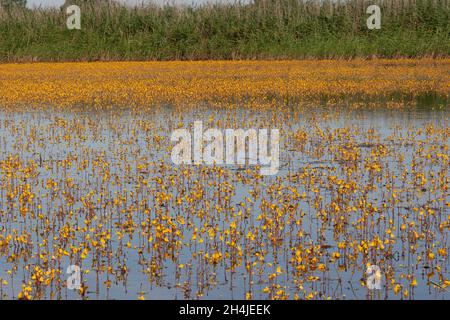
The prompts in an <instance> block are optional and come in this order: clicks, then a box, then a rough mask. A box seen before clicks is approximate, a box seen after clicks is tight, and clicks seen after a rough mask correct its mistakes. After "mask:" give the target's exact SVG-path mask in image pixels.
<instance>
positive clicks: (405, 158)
mask: <svg viewBox="0 0 450 320" xmlns="http://www.w3.org/2000/svg"><path fill="white" fill-rule="evenodd" d="M212 110H213V111H212ZM449 115H450V110H449V109H448V108H446V107H444V108H439V107H436V108H433V106H428V107H426V108H416V109H411V108H408V109H406V108H405V109H387V108H383V107H382V106H379V107H377V108H369V107H368V108H360V109H353V108H352V109H348V108H345V107H340V108H326V107H320V108H315V109H301V110H296V109H292V110H286V109H282V110H281V109H280V110H266V109H264V110H254V109H252V110H249V109H248V108H244V107H242V108H240V107H238V106H237V107H236V108H233V109H230V108H228V109H222V108H219V107H217V108H198V109H197V110H193V109H189V108H186V111H185V110H183V108H172V107H170V106H155V108H154V111H153V112H152V111H148V110H147V111H146V112H136V111H135V110H133V111H132V110H127V109H123V110H120V111H115V112H111V111H98V112H86V111H83V110H81V111H80V110H77V111H74V112H67V111H64V112H62V111H58V110H57V109H55V110H46V111H42V110H38V111H23V112H18V111H1V112H0V163H1V178H0V187H1V188H0V278H1V280H2V285H1V295H2V298H4V299H17V298H18V297H20V298H35V299H49V298H51V299H83V298H84V299H137V298H145V299H183V298H193V299H245V298H252V299H272V298H276V299H294V298H299V299H305V298H307V299H327V298H332V299H448V298H450V295H449V292H448V290H449V288H450V284H449V282H448V280H449V279H450V272H449V260H448V251H449V250H448V248H449V245H450V239H449V227H450V207H449V206H450V193H449V189H448V188H449V164H450V163H449V149H448V148H449V137H450V129H449ZM194 121H202V122H203V126H204V129H205V130H206V129H208V128H218V129H221V130H223V129H226V128H242V129H249V128H255V129H261V128H267V129H271V128H276V129H279V130H280V136H281V142H280V143H281V144H280V170H279V172H278V173H277V174H276V175H274V176H261V175H260V174H259V168H258V167H257V166H248V165H247V166H236V165H223V166H207V165H195V166H194V165H192V166H189V165H184V166H181V167H180V166H177V165H174V164H173V162H172V160H171V150H172V147H173V146H174V143H173V142H171V140H170V137H171V134H172V132H173V130H175V129H177V128H186V129H188V130H192V125H193V123H194ZM191 132H192V131H191ZM69 265H76V266H79V267H80V268H81V274H80V278H81V289H80V290H69V289H68V288H67V279H68V278H69V276H70V275H69V274H67V273H66V270H67V268H68V267H69ZM368 265H376V266H377V267H378V268H379V270H380V273H379V274H378V276H377V277H376V278H373V279H375V280H379V281H378V282H377V283H379V285H380V289H378V290H377V289H375V290H370V289H368V288H367V280H368V276H370V275H369V274H367V272H366V271H367V267H368ZM371 279H372V278H371ZM447 286H448V287H447Z"/></svg>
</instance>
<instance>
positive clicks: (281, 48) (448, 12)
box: [0, 0, 450, 61]
mask: <svg viewBox="0 0 450 320" xmlns="http://www.w3.org/2000/svg"><path fill="white" fill-rule="evenodd" d="M75 2H76V1H75ZM80 2H81V1H78V4H79V5H80V6H81V9H82V16H81V27H82V28H81V30H67V27H66V19H67V15H66V13H65V10H63V9H62V8H61V9H59V8H58V9H35V10H29V9H19V8H15V9H10V10H4V9H3V10H0V60H1V61H30V60H48V61H56V60H97V59H100V60H126V59H134V60H140V59H158V60H159V59H160V60H170V59H241V58H245V59H253V58H259V59H261V58H265V59H280V58H305V57H313V58H342V57H344V58H349V57H357V56H359V57H369V56H382V57H396V56H407V57H417V56H448V55H449V53H450V23H449V21H450V0H370V1H369V0H348V1H345V0H341V1H339V0H333V1H330V0H324V1H314V0H279V1H278V0H255V1H253V2H251V3H239V2H237V3H232V4H231V3H230V4H223V3H222V4H207V5H197V6H177V5H170V4H167V5H163V6H161V5H160V6H158V5H152V4H146V5H142V6H139V7H135V8H130V7H126V6H123V5H120V4H117V3H112V2H108V1H100V2H92V1H83V2H82V3H80ZM69 3H70V2H69ZM370 4H379V5H380V7H381V12H382V27H381V29H380V30H368V28H367V26H366V19H367V17H368V16H369V15H368V14H366V12H365V11H366V8H367V6H368V5H370Z"/></svg>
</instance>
